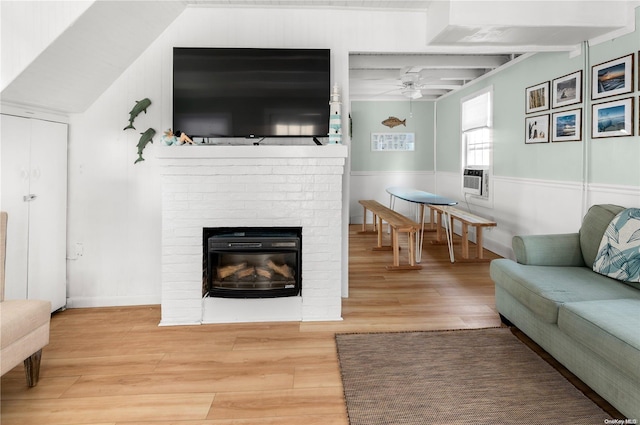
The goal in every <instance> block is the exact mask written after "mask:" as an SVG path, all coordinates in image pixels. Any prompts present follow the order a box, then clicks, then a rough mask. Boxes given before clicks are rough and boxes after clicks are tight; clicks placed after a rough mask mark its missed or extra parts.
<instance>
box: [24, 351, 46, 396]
mask: <svg viewBox="0 0 640 425" xmlns="http://www.w3.org/2000/svg"><path fill="white" fill-rule="evenodd" d="M41 358H42V350H38V351H36V352H35V353H33V354H32V355H31V356H29V357H27V358H26V359H25V360H24V372H25V374H26V375H27V385H28V386H30V387H35V386H36V385H37V384H38V379H39V378H40V359H41Z"/></svg>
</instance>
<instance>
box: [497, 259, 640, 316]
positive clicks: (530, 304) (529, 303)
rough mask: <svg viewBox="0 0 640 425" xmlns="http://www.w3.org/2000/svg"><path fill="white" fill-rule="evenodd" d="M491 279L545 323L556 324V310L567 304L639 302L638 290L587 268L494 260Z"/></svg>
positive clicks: (639, 293)
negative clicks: (528, 264)
mask: <svg viewBox="0 0 640 425" xmlns="http://www.w3.org/2000/svg"><path fill="white" fill-rule="evenodd" d="M489 271H490V274H491V278H492V279H493V281H494V282H495V284H496V285H498V286H500V287H501V288H503V289H504V290H505V291H507V292H508V293H509V294H511V295H512V296H513V297H514V298H516V299H517V300H518V301H520V302H521V303H522V304H523V305H524V306H525V307H527V308H528V309H529V310H531V311H532V312H533V313H535V314H536V315H538V316H539V317H540V319H541V320H543V321H544V322H547V323H556V322H557V320H558V308H559V307H560V305H562V304H564V303H568V302H577V301H591V300H615V299H621V298H631V299H638V300H640V291H638V290H637V289H634V288H632V287H630V286H628V285H625V284H623V283H620V282H618V281H616V280H614V279H610V278H608V277H606V276H602V275H599V274H597V273H594V272H593V271H592V270H591V269H590V268H587V267H555V266H527V265H523V264H518V263H516V262H515V261H511V260H508V259H504V258H503V259H497V260H493V261H492V262H491V266H490V268H489Z"/></svg>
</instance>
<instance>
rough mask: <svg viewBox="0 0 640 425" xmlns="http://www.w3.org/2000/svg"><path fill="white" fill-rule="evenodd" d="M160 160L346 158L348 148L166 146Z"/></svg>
mask: <svg viewBox="0 0 640 425" xmlns="http://www.w3.org/2000/svg"><path fill="white" fill-rule="evenodd" d="M157 157H158V158H160V159H178V158H183V159H187V158H346V157H347V146H345V145H325V146H293V145H278V146H273V145H258V146H255V145H242V146H226V145H225V146H218V145H183V146H164V147H161V148H160V149H158V150H157Z"/></svg>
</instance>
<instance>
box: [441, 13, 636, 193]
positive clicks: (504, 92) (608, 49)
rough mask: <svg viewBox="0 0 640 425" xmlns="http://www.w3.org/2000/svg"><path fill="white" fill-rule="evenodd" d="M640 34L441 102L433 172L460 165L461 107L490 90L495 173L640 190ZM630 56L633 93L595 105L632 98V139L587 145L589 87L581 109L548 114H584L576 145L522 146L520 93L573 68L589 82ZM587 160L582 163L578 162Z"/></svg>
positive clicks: (546, 60)
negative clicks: (605, 65)
mask: <svg viewBox="0 0 640 425" xmlns="http://www.w3.org/2000/svg"><path fill="white" fill-rule="evenodd" d="M636 28H640V8H637V9H636ZM639 49H640V30H639V29H637V30H636V31H635V32H634V33H632V34H629V35H626V36H623V37H619V38H617V39H615V40H613V41H610V42H607V43H603V44H600V45H596V46H593V47H590V48H587V49H583V52H582V54H580V55H577V56H575V57H573V58H571V57H570V56H569V54H568V53H539V54H536V55H533V56H531V57H529V58H526V59H524V60H522V61H520V62H518V63H517V64H515V65H513V66H511V67H508V68H506V69H505V70H502V71H500V72H497V73H495V74H494V75H492V76H489V77H487V78H484V79H481V80H480V81H479V82H477V83H474V84H471V85H469V86H468V87H467V88H465V89H463V90H460V91H458V92H456V93H455V94H452V95H449V96H447V97H445V98H444V99H441V100H439V101H438V102H437V104H436V114H437V119H436V123H437V124H436V127H437V132H436V140H437V159H436V164H437V171H449V172H459V171H460V167H461V163H460V158H461V156H460V155H461V144H460V100H461V99H462V98H464V97H465V96H468V95H470V94H472V93H474V92H477V91H479V90H482V89H484V88H485V87H488V86H492V87H493V93H494V152H493V161H494V170H493V171H494V174H495V175H498V176H510V177H521V178H533V179H544V180H547V179H548V180H559V181H582V180H583V175H584V174H587V178H586V180H587V182H590V183H600V184H619V185H640V136H638V100H637V99H638V88H637V86H638V85H640V84H638V79H637V73H638V70H637V68H638V57H637V56H638V54H639V53H638V52H639ZM631 53H634V54H635V55H636V56H635V58H634V69H635V71H634V72H635V73H636V76H635V77H634V88H635V91H634V92H633V93H630V94H626V95H620V96H615V97H610V98H606V99H601V100H598V103H599V102H603V101H609V100H617V99H624V98H628V97H632V98H633V102H634V118H633V121H634V122H633V128H634V136H633V137H612V138H606V139H593V140H592V139H591V119H590V117H591V101H590V95H591V94H590V93H591V90H590V87H589V86H587V87H586V90H585V91H584V92H583V103H582V104H577V105H571V106H566V107H564V108H558V109H552V110H548V111H544V112H540V113H537V114H531V115H529V116H534V115H538V114H542V113H545V114H546V113H549V114H551V113H553V112H558V111H564V110H570V109H575V108H580V107H581V108H582V109H583V121H584V123H585V126H584V129H585V131H584V132H583V135H582V141H581V142H563V143H543V144H530V145H526V144H525V143H524V139H525V116H527V115H526V114H525V89H526V88H527V87H530V86H533V85H537V84H539V83H542V82H545V81H552V80H553V79H555V78H559V77H562V76H564V75H566V74H569V73H571V72H574V71H578V70H580V69H582V70H583V79H584V80H589V79H590V73H591V67H592V66H593V65H597V64H600V63H602V62H606V61H609V60H612V59H616V58H619V57H621V56H625V55H628V54H631ZM585 157H586V158H587V160H586V161H585V160H584V159H583V158H585Z"/></svg>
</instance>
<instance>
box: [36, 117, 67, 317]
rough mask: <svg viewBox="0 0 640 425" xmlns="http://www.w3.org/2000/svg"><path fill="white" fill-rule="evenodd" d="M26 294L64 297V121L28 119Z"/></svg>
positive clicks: (60, 300) (57, 300)
mask: <svg viewBox="0 0 640 425" xmlns="http://www.w3.org/2000/svg"><path fill="white" fill-rule="evenodd" d="M31 121H32V123H31V177H30V187H29V192H30V195H31V196H32V197H33V199H32V200H31V201H30V202H29V280H28V291H27V298H29V299H43V300H49V301H51V308H52V309H53V310H57V309H59V308H61V307H64V306H65V304H66V301H67V296H66V293H67V282H66V280H67V258H66V257H67V243H66V242H67V226H66V224H67V178H66V176H67V125H66V124H61V123H56V122H50V121H42V120H31Z"/></svg>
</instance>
